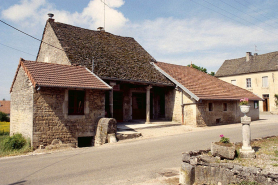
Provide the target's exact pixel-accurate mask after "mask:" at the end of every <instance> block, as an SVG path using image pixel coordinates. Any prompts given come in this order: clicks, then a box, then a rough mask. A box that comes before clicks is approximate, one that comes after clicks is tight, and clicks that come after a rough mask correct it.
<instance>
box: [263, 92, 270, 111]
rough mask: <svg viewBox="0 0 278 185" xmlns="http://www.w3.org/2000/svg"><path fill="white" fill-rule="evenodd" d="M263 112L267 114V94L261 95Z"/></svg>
mask: <svg viewBox="0 0 278 185" xmlns="http://www.w3.org/2000/svg"><path fill="white" fill-rule="evenodd" d="M263 99H264V101H263V111H264V112H268V111H269V94H264V95H263Z"/></svg>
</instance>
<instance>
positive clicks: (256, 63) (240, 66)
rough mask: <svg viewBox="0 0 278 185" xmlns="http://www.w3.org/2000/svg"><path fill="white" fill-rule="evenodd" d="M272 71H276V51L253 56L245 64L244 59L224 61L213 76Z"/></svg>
mask: <svg viewBox="0 0 278 185" xmlns="http://www.w3.org/2000/svg"><path fill="white" fill-rule="evenodd" d="M274 70H276V71H277V70H278V51H276V52H272V53H266V54H262V55H253V56H251V58H250V60H249V61H248V62H246V57H243V58H238V59H231V60H225V61H224V63H223V64H222V66H221V67H220V68H219V69H218V71H217V72H216V74H215V76H216V77H222V76H232V75H239V74H246V73H256V72H265V71H274Z"/></svg>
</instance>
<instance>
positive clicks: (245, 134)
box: [239, 116, 255, 158]
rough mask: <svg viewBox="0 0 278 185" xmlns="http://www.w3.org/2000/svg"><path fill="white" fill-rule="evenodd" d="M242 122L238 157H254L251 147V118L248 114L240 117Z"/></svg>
mask: <svg viewBox="0 0 278 185" xmlns="http://www.w3.org/2000/svg"><path fill="white" fill-rule="evenodd" d="M241 123H242V148H241V149H240V150H239V151H240V157H242V158H255V151H254V150H253V149H252V147H251V129H250V124H251V118H250V117H248V116H244V117H241Z"/></svg>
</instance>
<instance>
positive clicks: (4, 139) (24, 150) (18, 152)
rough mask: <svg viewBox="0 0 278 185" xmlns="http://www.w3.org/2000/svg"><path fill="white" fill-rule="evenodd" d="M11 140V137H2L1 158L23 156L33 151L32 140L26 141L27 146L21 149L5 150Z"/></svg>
mask: <svg viewBox="0 0 278 185" xmlns="http://www.w3.org/2000/svg"><path fill="white" fill-rule="evenodd" d="M10 138H11V137H10V136H9V135H0V157H5V156H15V155H22V154H26V153H28V152H32V151H33V149H32V148H31V142H30V139H27V140H26V143H25V145H24V146H23V147H22V148H21V149H9V150H5V147H4V143H5V142H7V140H9V139H10Z"/></svg>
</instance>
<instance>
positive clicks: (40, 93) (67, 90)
mask: <svg viewBox="0 0 278 185" xmlns="http://www.w3.org/2000/svg"><path fill="white" fill-rule="evenodd" d="M110 89H111V87H110V86H109V85H107V84H106V83H105V82H103V81H102V80H101V79H99V78H98V77H97V76H96V75H94V74H93V73H92V72H90V71H89V70H87V69H86V68H85V67H79V66H68V65H61V64H49V63H44V62H34V61H25V60H23V59H20V61H19V65H18V68H17V71H16V75H15V77H14V80H13V83H12V86H11V120H10V123H11V124H10V134H11V135H13V134H14V133H22V134H23V135H24V136H25V137H28V138H30V139H31V143H32V146H34V147H35V148H37V147H39V146H40V145H49V144H51V142H52V141H53V140H54V139H57V138H59V139H60V140H62V141H63V142H65V143H72V144H73V145H77V144H78V143H79V141H78V140H79V139H83V138H84V137H87V138H91V139H92V138H93V137H94V136H95V128H96V125H95V123H96V120H97V119H98V118H99V117H104V116H105V110H104V103H105V91H108V90H110Z"/></svg>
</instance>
